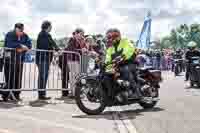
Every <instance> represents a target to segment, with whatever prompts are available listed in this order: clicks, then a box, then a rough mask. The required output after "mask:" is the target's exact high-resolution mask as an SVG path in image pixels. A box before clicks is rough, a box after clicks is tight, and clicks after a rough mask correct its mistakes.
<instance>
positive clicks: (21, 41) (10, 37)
mask: <svg viewBox="0 0 200 133" xmlns="http://www.w3.org/2000/svg"><path fill="white" fill-rule="evenodd" d="M4 47H5V64H4V73H5V82H6V86H5V89H20V88H21V84H22V83H21V82H22V72H23V61H24V57H25V53H26V52H27V51H28V50H29V49H31V47H32V44H31V40H30V38H29V37H28V35H27V34H26V33H24V24H22V23H17V24H15V27H14V30H13V31H10V32H8V33H7V34H6V38H5V46H4ZM2 94H3V95H2V98H3V100H4V101H8V100H9V92H3V93H2ZM13 94H14V96H15V98H16V99H17V100H21V99H20V91H17V92H13ZM10 99H11V100H12V97H11V98H10Z"/></svg>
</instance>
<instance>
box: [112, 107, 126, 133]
mask: <svg viewBox="0 0 200 133" xmlns="http://www.w3.org/2000/svg"><path fill="white" fill-rule="evenodd" d="M110 110H111V111H112V112H115V111H116V109H115V108H114V107H111V108H110ZM113 117H114V121H115V122H116V124H117V125H116V126H117V129H118V130H119V132H120V133H127V129H126V127H125V126H124V124H123V122H122V121H121V120H120V118H119V116H118V115H117V113H115V114H114V113H113Z"/></svg>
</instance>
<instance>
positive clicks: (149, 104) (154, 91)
mask: <svg viewBox="0 0 200 133" xmlns="http://www.w3.org/2000/svg"><path fill="white" fill-rule="evenodd" d="M143 94H144V96H145V97H146V98H147V100H142V101H140V102H139V104H140V106H142V107H143V108H144V109H150V108H153V107H154V106H155V105H156V103H157V102H158V101H157V100H154V99H155V98H158V97H159V91H158V88H154V87H150V86H149V87H147V88H146V89H145V91H144V92H143Z"/></svg>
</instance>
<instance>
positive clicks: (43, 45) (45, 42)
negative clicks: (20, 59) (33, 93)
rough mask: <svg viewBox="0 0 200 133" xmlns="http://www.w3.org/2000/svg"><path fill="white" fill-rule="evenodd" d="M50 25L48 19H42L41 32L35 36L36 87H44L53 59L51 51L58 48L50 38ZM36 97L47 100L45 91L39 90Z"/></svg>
mask: <svg viewBox="0 0 200 133" xmlns="http://www.w3.org/2000/svg"><path fill="white" fill-rule="evenodd" d="M51 29H52V25H51V22H49V21H44V22H43V23H42V26H41V32H40V33H39V35H38V38H37V46H36V48H37V49H38V51H37V52H36V64H37V66H38V89H46V84H47V80H48V76H49V66H50V64H51V61H52V59H53V51H52V50H59V48H58V46H57V45H56V43H55V42H54V40H53V39H52V37H51V35H50V34H49V33H50V32H51ZM38 95H39V96H38V97H39V99H40V100H49V99H51V98H50V97H46V91H39V92H38Z"/></svg>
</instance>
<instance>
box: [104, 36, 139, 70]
mask: <svg viewBox="0 0 200 133" xmlns="http://www.w3.org/2000/svg"><path fill="white" fill-rule="evenodd" d="M122 49H123V52H122V55H124V56H125V60H129V59H131V58H133V55H134V54H135V50H136V48H135V47H134V46H133V44H132V43H131V42H130V41H129V40H128V39H121V40H120V43H119V45H118V47H117V51H120V50H122ZM115 52H116V51H115V47H114V46H112V47H109V48H108V49H107V50H106V59H105V63H106V64H107V63H111V62H112V55H113V54H114V53H115ZM106 71H112V64H110V65H108V66H107V67H106Z"/></svg>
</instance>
